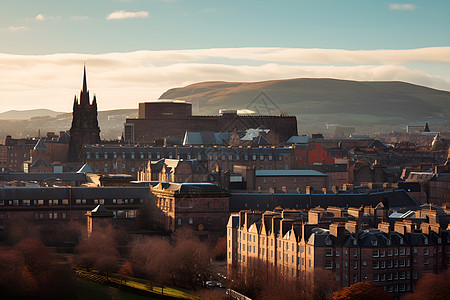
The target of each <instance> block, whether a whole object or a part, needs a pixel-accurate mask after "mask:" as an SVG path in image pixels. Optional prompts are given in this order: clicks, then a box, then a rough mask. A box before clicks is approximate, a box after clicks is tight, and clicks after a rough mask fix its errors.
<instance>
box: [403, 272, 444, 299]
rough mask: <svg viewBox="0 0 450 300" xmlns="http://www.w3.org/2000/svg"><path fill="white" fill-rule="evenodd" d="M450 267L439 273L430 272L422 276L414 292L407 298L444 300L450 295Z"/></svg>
mask: <svg viewBox="0 0 450 300" xmlns="http://www.w3.org/2000/svg"><path fill="white" fill-rule="evenodd" d="M449 276H450V269H447V270H446V271H445V272H444V273H441V274H439V275H437V274H433V273H429V274H426V275H425V276H424V277H422V278H421V279H420V280H419V281H418V282H417V286H416V289H415V291H414V293H412V294H410V295H408V296H407V297H406V300H419V299H429V300H441V299H442V300H444V299H448V297H449V295H450V285H449V284H448V278H449Z"/></svg>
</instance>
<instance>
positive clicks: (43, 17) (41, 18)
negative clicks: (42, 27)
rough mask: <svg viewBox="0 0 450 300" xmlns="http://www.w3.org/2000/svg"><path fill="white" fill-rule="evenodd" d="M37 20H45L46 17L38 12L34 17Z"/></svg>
mask: <svg viewBox="0 0 450 300" xmlns="http://www.w3.org/2000/svg"><path fill="white" fill-rule="evenodd" d="M34 19H35V20H37V21H45V20H47V18H46V17H45V16H44V15H43V14H38V15H37V16H36V17H35V18H34Z"/></svg>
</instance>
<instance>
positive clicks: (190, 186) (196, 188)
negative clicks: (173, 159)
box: [152, 182, 228, 196]
mask: <svg viewBox="0 0 450 300" xmlns="http://www.w3.org/2000/svg"><path fill="white" fill-rule="evenodd" d="M152 190H154V191H169V192H173V193H174V194H189V195H191V196H195V195H199V194H201V195H217V196H228V192H226V191H225V190H223V189H221V188H220V187H218V186H217V185H215V184H212V183H189V182H186V183H172V182H170V183H160V184H157V185H156V186H154V187H153V188H152Z"/></svg>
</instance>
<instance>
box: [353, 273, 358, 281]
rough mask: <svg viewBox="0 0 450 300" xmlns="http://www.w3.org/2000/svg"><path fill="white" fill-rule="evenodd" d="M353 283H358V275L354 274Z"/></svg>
mask: <svg viewBox="0 0 450 300" xmlns="http://www.w3.org/2000/svg"><path fill="white" fill-rule="evenodd" d="M353 282H358V274H353Z"/></svg>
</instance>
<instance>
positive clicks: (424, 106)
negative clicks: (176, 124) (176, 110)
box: [160, 78, 450, 133]
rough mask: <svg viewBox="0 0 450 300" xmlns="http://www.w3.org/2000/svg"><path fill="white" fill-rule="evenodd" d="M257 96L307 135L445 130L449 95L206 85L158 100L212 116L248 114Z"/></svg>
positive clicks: (405, 86) (350, 86)
mask: <svg viewBox="0 0 450 300" xmlns="http://www.w3.org/2000/svg"><path fill="white" fill-rule="evenodd" d="M261 92H264V94H265V95H267V97H268V98H269V104H270V105H274V106H276V108H277V110H279V111H280V112H282V113H289V114H291V115H296V116H297V119H298V121H299V132H300V133H304V132H303V131H302V128H303V129H305V130H306V131H309V132H311V131H315V130H321V128H322V129H323V128H324V124H330V123H337V124H340V125H344V126H356V127H357V131H359V132H364V133H373V132H375V131H380V130H383V131H386V130H387V131H391V130H404V129H405V126H406V125H408V124H409V123H412V122H416V123H417V122H418V123H421V122H423V123H425V122H429V123H430V124H431V125H434V126H439V128H440V130H448V121H449V120H448V119H449V116H450V92H447V91H440V90H436V89H432V88H428V87H424V86H419V85H414V84H410V83H406V82H399V81H351V80H338V79H327V78H323V79H322V78H320V79H316V78H299V79H286V80H270V81H261V82H219V81H211V82H200V83H195V84H191V85H188V86H185V87H180V88H173V89H170V90H168V91H166V92H165V93H163V94H162V95H161V97H160V99H181V100H187V101H192V102H194V103H196V102H197V103H198V106H199V112H200V113H201V114H217V112H218V110H219V109H223V108H225V109H250V110H252V102H253V101H254V99H255V98H256V97H258V95H260V93H261ZM253 110H254V109H253ZM275 111H276V110H275Z"/></svg>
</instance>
